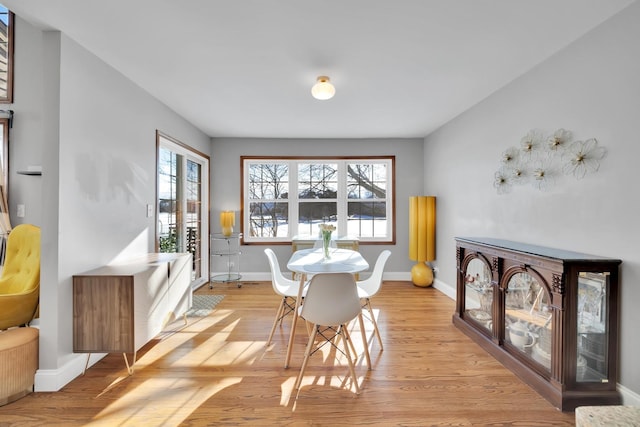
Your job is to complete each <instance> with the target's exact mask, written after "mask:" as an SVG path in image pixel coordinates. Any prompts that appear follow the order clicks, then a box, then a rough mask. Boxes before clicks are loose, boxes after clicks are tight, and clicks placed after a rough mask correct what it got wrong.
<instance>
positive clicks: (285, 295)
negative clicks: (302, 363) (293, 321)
mask: <svg viewBox="0 0 640 427" xmlns="http://www.w3.org/2000/svg"><path fill="white" fill-rule="evenodd" d="M264 253H265V254H266V255H267V259H268V260H269V268H270V269H271V284H272V286H273V291H274V292H275V293H276V294H277V295H280V296H281V297H282V300H281V301H280V303H279V304H278V310H277V312H276V318H275V319H274V321H273V326H272V327H271V332H270V333H269V339H268V340H267V346H268V345H270V344H271V339H272V338H273V334H274V332H275V330H276V325H277V324H278V322H280V324H282V319H284V317H285V316H286V315H287V314H289V313H291V311H292V310H293V309H294V306H295V300H296V298H297V297H298V290H299V289H300V282H299V281H297V280H291V279H287V278H286V277H284V275H283V274H282V271H281V270H280V264H279V263H278V257H277V256H276V254H275V252H273V250H272V249H271V248H266V249H265V250H264ZM304 291H305V289H303V293H302V295H303V296H304ZM291 300H292V301H291Z"/></svg>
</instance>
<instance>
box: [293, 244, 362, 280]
mask: <svg viewBox="0 0 640 427" xmlns="http://www.w3.org/2000/svg"><path fill="white" fill-rule="evenodd" d="M329 254H330V258H329V259H328V260H327V259H324V255H323V249H322V248H314V249H303V250H300V251H296V252H294V253H293V255H291V259H289V262H288V263H287V268H288V269H289V270H291V271H294V272H296V273H312V274H313V273H358V272H360V271H364V270H366V269H368V268H369V263H367V261H366V260H365V259H364V258H363V257H362V255H361V254H360V252H357V251H352V250H350V249H340V248H330V249H329Z"/></svg>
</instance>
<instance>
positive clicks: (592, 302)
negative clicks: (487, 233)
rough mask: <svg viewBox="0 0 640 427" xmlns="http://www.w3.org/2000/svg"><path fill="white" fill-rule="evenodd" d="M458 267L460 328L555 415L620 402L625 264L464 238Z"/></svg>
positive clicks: (457, 322)
mask: <svg viewBox="0 0 640 427" xmlns="http://www.w3.org/2000/svg"><path fill="white" fill-rule="evenodd" d="M456 264H457V298H456V311H455V313H454V315H453V323H454V325H455V326H456V327H458V328H459V329H460V330H462V331H463V332H464V333H465V334H467V335H468V336H469V337H471V338H472V339H473V340H474V341H475V342H477V343H478V344H479V345H480V346H481V347H483V348H484V349H485V350H486V351H487V352H489V353H490V354H491V355H493V356H494V357H495V358H496V359H497V360H499V361H500V362H501V363H502V364H503V365H504V366H505V367H507V368H508V369H510V370H511V371H513V372H514V373H515V374H516V375H518V376H519V377H520V378H521V379H522V380H523V381H524V382H526V383H527V384H528V385H530V386H531V387H532V388H533V389H535V390H536V391H537V392H538V393H540V394H541V395H542V396H544V397H545V398H546V399H547V400H549V402H551V403H552V404H553V405H554V406H556V407H557V408H558V409H561V410H563V411H572V410H574V409H575V408H576V407H577V406H583V405H617V404H620V402H621V398H620V395H619V393H618V392H617V391H616V382H617V372H618V370H617V361H618V303H619V301H618V299H619V298H618V269H619V266H620V264H621V261H620V260H618V259H608V258H603V257H598V256H592V255H586V254H581V253H576V252H570V251H564V250H558V249H552V248H546V247H541V246H534V245H528V244H523V243H518V242H512V241H507V240H500V239H492V238H462V237H459V238H456Z"/></svg>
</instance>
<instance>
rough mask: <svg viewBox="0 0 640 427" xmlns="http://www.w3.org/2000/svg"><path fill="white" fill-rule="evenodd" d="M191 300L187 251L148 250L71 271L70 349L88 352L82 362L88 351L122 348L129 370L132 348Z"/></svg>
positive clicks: (161, 326)
mask: <svg viewBox="0 0 640 427" xmlns="http://www.w3.org/2000/svg"><path fill="white" fill-rule="evenodd" d="M191 305H192V291H191V254H189V253H187V254H165V253H156V254H148V255H146V256H143V257H140V258H136V259H133V260H131V261H130V262H126V263H118V264H113V265H107V266H104V267H100V268H97V269H95V270H91V271H87V272H85V273H82V274H79V275H75V276H73V351H74V352H75V353H88V354H87V365H88V363H89V356H90V355H91V353H122V354H123V357H124V361H125V364H126V365H127V370H128V372H129V374H133V365H134V364H135V361H136V352H137V351H138V350H139V349H140V348H141V347H142V346H143V345H145V344H146V343H147V342H149V341H150V340H151V339H152V338H153V337H155V336H156V335H158V334H159V333H160V332H161V331H162V328H163V327H164V326H165V325H166V324H167V323H169V322H170V321H172V320H175V319H176V318H178V317H180V316H183V315H185V314H186V312H187V310H188V309H189V308H190V307H191ZM127 353H132V354H133V358H132V361H131V363H129V361H128V359H127ZM87 365H85V370H86V368H87Z"/></svg>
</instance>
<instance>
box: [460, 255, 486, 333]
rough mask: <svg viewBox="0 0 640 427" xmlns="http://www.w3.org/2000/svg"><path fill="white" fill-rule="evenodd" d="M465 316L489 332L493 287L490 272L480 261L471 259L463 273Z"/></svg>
mask: <svg viewBox="0 0 640 427" xmlns="http://www.w3.org/2000/svg"><path fill="white" fill-rule="evenodd" d="M464 282H465V293H464V294H465V296H466V298H465V315H467V316H468V317H469V318H471V319H473V320H474V321H475V322H476V323H478V324H479V325H480V326H481V327H483V328H485V329H487V330H489V331H491V328H492V325H493V315H492V308H491V307H492V306H493V287H492V286H491V270H490V269H489V267H488V266H487V264H485V263H484V262H483V261H481V260H480V259H478V258H476V259H472V260H471V261H469V264H468V265H467V269H466V271H465V280H464Z"/></svg>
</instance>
